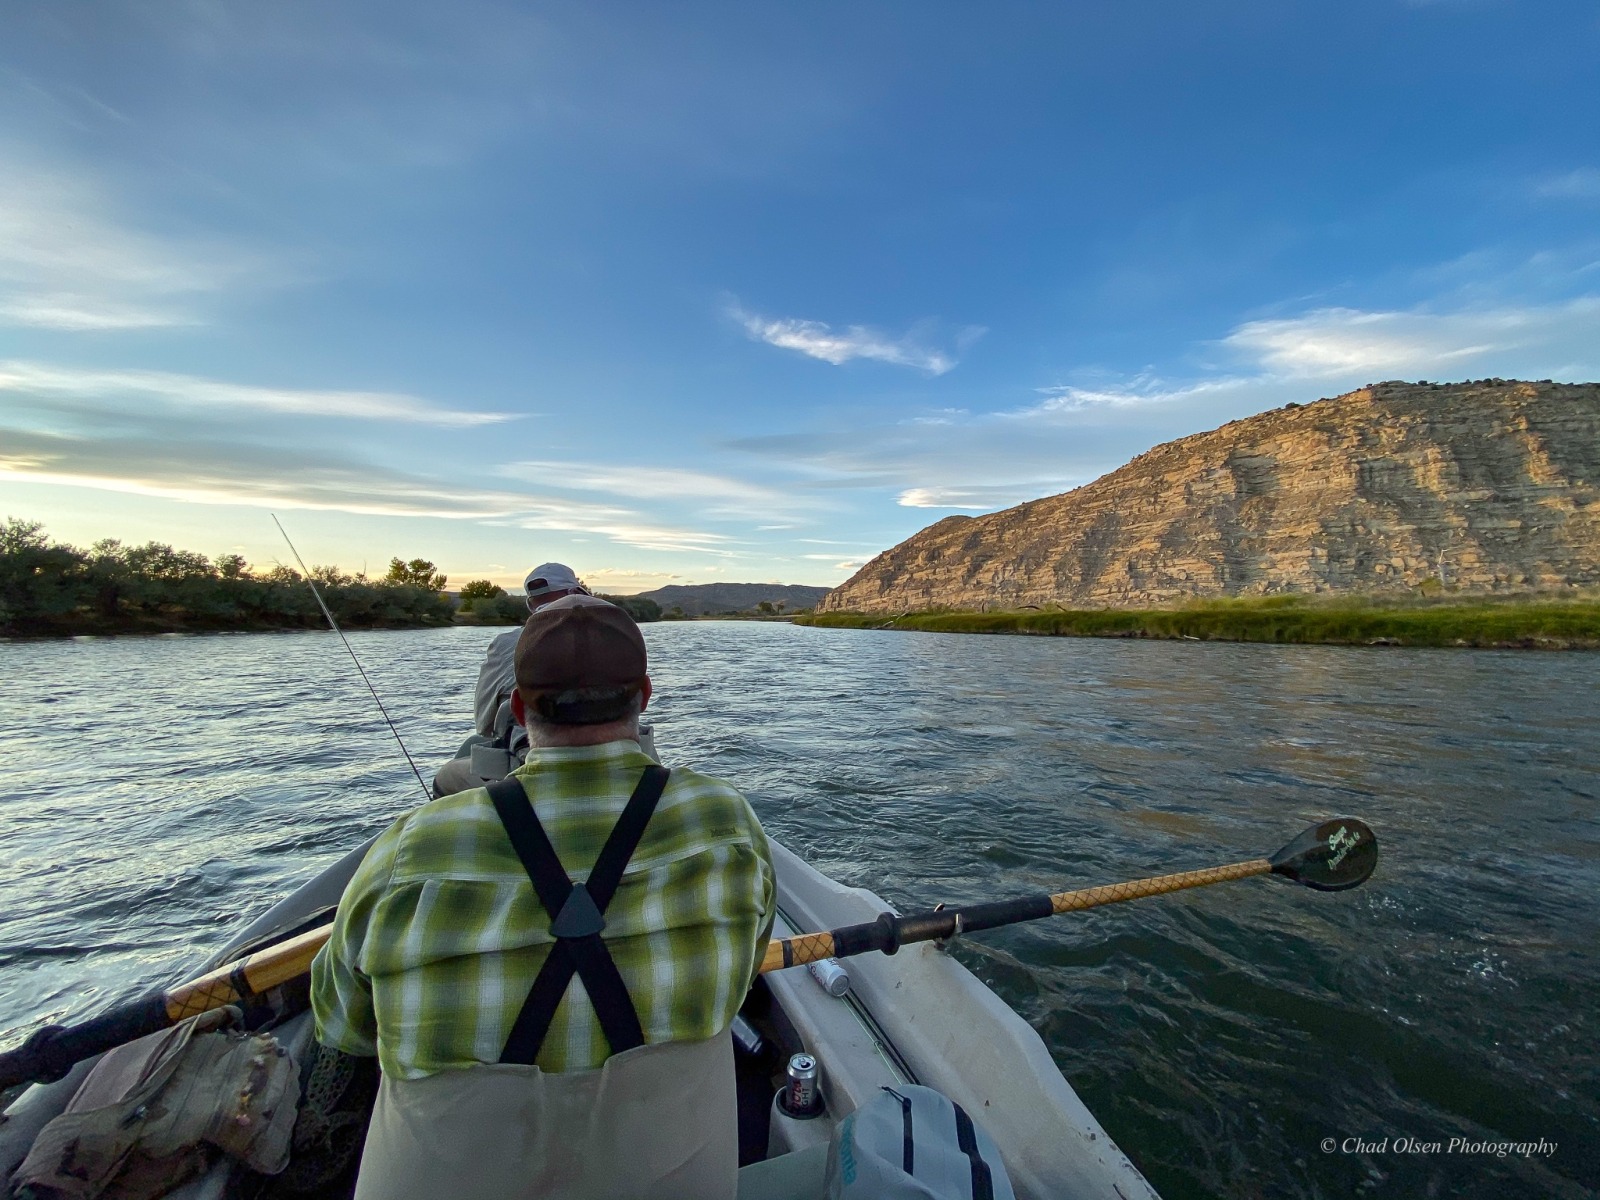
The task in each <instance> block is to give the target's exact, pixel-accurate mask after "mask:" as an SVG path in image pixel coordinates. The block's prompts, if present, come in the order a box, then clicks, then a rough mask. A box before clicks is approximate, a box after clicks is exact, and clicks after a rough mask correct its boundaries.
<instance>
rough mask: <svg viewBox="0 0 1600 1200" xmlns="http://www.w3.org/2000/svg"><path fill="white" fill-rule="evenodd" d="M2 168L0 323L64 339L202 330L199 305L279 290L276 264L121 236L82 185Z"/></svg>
mask: <svg viewBox="0 0 1600 1200" xmlns="http://www.w3.org/2000/svg"><path fill="white" fill-rule="evenodd" d="M11 157H12V159H13V163H12V164H11V165H7V166H5V167H3V168H0V324H8V325H18V326H25V327H29V328H37V329H54V330H62V331H67V332H94V331H104V330H129V329H159V328H166V327H171V326H183V325H195V324H201V323H203V322H204V320H205V314H204V312H203V311H202V306H201V304H200V302H201V301H202V299H203V298H205V297H207V296H214V295H215V294H217V293H220V292H223V291H224V290H226V289H229V288H232V287H234V286H237V285H238V284H240V283H243V282H245V281H249V282H250V283H251V284H252V285H253V286H261V285H262V284H263V283H274V282H281V281H282V280H283V279H284V278H285V273H284V270H283V267H282V264H281V261H279V262H274V261H269V260H267V259H265V258H263V257H262V256H260V255H257V254H252V253H249V252H246V251H244V250H242V249H240V248H239V247H237V246H234V245H231V244H227V243H224V242H221V241H217V240H214V239H213V240H206V239H202V238H175V237H163V236H158V235H156V234H153V233H147V232H142V231H138V230H134V229H131V228H128V227H127V226H126V225H125V224H123V223H122V222H121V221H119V220H118V219H117V218H116V217H114V216H113V215H112V208H113V206H112V204H111V202H110V200H109V199H108V198H107V197H106V196H105V195H104V194H103V193H102V192H101V191H100V190H99V189H97V188H96V187H95V186H94V185H93V184H92V183H91V182H90V181H89V180H88V179H87V178H86V177H75V176H72V175H69V174H67V173H65V172H59V171H46V170H36V169H30V168H28V167H25V166H18V165H15V161H14V160H15V157H16V156H15V155H12V156H11Z"/></svg>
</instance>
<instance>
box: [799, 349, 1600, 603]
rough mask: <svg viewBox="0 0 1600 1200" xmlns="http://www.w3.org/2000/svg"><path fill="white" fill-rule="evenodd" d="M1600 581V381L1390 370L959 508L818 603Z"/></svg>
mask: <svg viewBox="0 0 1600 1200" xmlns="http://www.w3.org/2000/svg"><path fill="white" fill-rule="evenodd" d="M1441 575H1442V577H1443V582H1444V583H1445V584H1446V585H1447V586H1449V587H1452V588H1454V587H1460V588H1462V589H1465V590H1470V591H1475V592H1508V591H1524V590H1528V589H1532V588H1549V587H1559V586H1566V585H1594V584H1600V384H1557V383H1550V382H1543V383H1518V382H1514V381H1506V380H1498V379H1496V380H1483V381H1481V382H1478V383H1465V384H1427V383H1418V384H1410V383H1381V384H1376V385H1374V386H1372V387H1367V388H1362V389H1361V390H1360V391H1356V392H1350V393H1349V394H1348V395H1344V396H1339V397H1337V398H1335V399H1331V400H1319V401H1317V402H1315V403H1313V404H1306V405H1289V406H1287V407H1285V408H1282V409H1277V410H1274V411H1272V412H1267V413H1262V414H1260V415H1258V416H1254V417H1249V418H1247V419H1245V420H1242V421H1234V422H1231V423H1230V424H1227V425H1224V426H1223V427H1222V428H1220V429H1214V430H1212V431H1210V432H1209V433H1198V434H1195V435H1193V436H1191V437H1186V438H1181V439H1179V440H1178V441H1174V442H1167V443H1165V444H1164V445H1160V446H1157V447H1156V448H1155V449H1153V450H1150V451H1147V452H1146V453H1144V454H1141V455H1140V456H1139V457H1138V458H1135V459H1134V460H1133V461H1132V462H1130V463H1128V464H1127V465H1126V466H1124V467H1120V468H1118V469H1117V470H1115V471H1113V472H1111V473H1110V474H1109V475H1105V476H1102V477H1101V478H1099V479H1097V480H1095V481H1094V482H1093V483H1091V484H1088V485H1086V486H1084V487H1081V488H1077V489H1076V490H1074V491H1071V492H1066V493H1063V494H1062V495H1059V496H1050V497H1047V498H1045V499H1043V500H1033V501H1030V502H1029V503H1027V504H1020V505H1018V506H1017V507H1015V508H1010V509H1006V510H1005V511H1003V512H997V513H990V514H988V515H987V516H982V517H947V518H945V519H944V520H943V521H940V522H938V523H937V524H935V525H930V526H929V527H928V528H927V529H924V530H923V531H922V532H921V533H918V534H916V535H915V536H914V537H911V538H909V539H907V540H906V541H904V542H901V543H900V544H899V545H898V546H895V547H894V548H893V549H891V550H887V551H885V552H884V553H883V554H880V555H878V557H877V558H875V559H873V560H872V561H871V562H869V563H868V564H867V565H866V566H865V567H863V568H862V569H861V570H860V571H857V572H856V573H855V575H853V576H852V577H851V578H850V579H849V580H847V581H846V582H845V583H843V584H841V585H840V586H839V587H837V588H835V589H834V590H833V592H832V593H830V594H829V595H828V597H827V599H826V600H824V601H823V602H822V603H821V604H820V605H819V606H818V608H819V610H823V611H827V610H832V611H855V612H905V611H908V610H916V609H926V608H935V607H951V608H1016V607H1021V606H1023V605H1030V604H1033V605H1048V604H1059V605H1063V606H1067V607H1106V606H1116V607H1122V606H1127V607H1141V606H1149V605H1158V604H1169V603H1172V602H1174V601H1179V600H1183V599H1186V598H1189V597H1198V596H1241V595H1263V594H1271V593H1281V592H1324V593H1328V592H1360V591H1377V590H1399V589H1407V588H1409V589H1415V588H1417V587H1419V586H1430V585H1428V582H1427V581H1429V580H1430V579H1431V580H1435V581H1437V580H1439V579H1440V577H1441Z"/></svg>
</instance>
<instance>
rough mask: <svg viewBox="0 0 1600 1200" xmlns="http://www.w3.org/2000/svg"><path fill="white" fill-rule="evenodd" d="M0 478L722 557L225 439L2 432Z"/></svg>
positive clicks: (621, 521) (597, 516)
mask: <svg viewBox="0 0 1600 1200" xmlns="http://www.w3.org/2000/svg"><path fill="white" fill-rule="evenodd" d="M0 446H3V448H0V477H10V478H12V479H15V480H18V481H26V482H30V483H52V484H66V485H72V486H76V487H88V488H96V489H99V490H102V491H110V492H121V493H125V494H132V495H141V496H157V497H162V498H164V499H169V500H178V501H184V502H188V503H195V504H208V505H215V504H236V505H243V506H246V507H253V508H289V509H314V510H321V511H329V512H346V513H356V514H362V515H377V516H405V517H434V518H441V519H446V520H470V521H480V522H484V523H487V524H498V525H508V526H511V527H514V528H519V529H530V530H557V531H563V532H578V533H587V534H592V535H594V536H596V537H604V538H606V539H608V540H610V541H612V542H615V543H617V544H619V545H624V546H630V547H635V548H638V549H646V550H664V551H672V552H693V553H698V554H710V555H717V556H723V557H731V556H733V555H734V554H735V553H736V552H735V551H734V550H733V549H732V548H731V543H732V539H731V538H728V537H726V536H724V535H721V534H715V533H707V532H703V531H700V530H694V529H683V528H678V527H674V526H670V525H664V524H658V523H655V522H652V521H650V520H649V519H648V518H645V517H641V516H640V515H639V514H637V513H635V512H633V511H631V510H629V509H626V508H622V507H617V506H613V505H602V504H587V503H584V502H581V501H574V500H570V499H567V498H564V497H557V496H549V495H540V494H532V493H526V492H517V491H511V490H504V491H496V490H487V489H474V488H470V487H460V486H457V485H455V484H452V483H448V482H445V481H443V480H436V479H429V478H426V477H423V476H418V475H411V474H407V473H404V472H400V471H394V470H390V469H388V468H384V467H379V466H376V465H374V464H371V463H367V462H358V461H354V460H350V459H345V458H341V457H339V456H338V455H334V454H329V453H326V452H321V453H319V452H317V451H314V450H307V449H304V448H277V447H271V446H254V445H240V444H237V443H231V442H225V441H191V442H186V443H182V444H177V443H174V442H173V441H171V440H169V439H157V438H126V437H101V436H94V435H88V434H86V435H79V436H62V435H59V434H53V433H43V432H38V431H32V430H19V429H8V430H6V431H5V440H4V442H3V443H0Z"/></svg>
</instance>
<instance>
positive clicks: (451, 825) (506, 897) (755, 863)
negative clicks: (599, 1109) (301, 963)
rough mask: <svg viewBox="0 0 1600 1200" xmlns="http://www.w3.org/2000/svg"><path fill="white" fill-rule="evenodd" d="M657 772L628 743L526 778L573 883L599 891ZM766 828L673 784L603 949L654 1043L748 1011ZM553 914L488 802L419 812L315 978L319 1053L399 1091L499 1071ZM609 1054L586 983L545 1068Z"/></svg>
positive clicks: (543, 1054)
mask: <svg viewBox="0 0 1600 1200" xmlns="http://www.w3.org/2000/svg"><path fill="white" fill-rule="evenodd" d="M650 762H651V760H650V759H649V758H648V757H647V756H646V755H645V754H644V752H643V751H642V750H640V749H639V747H638V745H637V743H635V742H631V741H620V742H608V743H606V744H605V745H601V746H572V747H560V748H555V749H550V748H546V749H536V750H534V751H533V752H532V753H531V754H529V756H528V762H527V764H526V765H525V766H524V767H522V769H521V770H519V771H517V772H516V775H515V778H517V779H520V780H521V781H522V786H523V788H524V789H525V790H526V791H527V793H528V796H529V798H530V799H531V800H532V802H533V805H534V810H535V811H536V812H537V813H538V815H539V821H540V823H541V824H542V825H543V826H544V828H545V831H546V832H547V833H548V834H549V837H550V841H551V844H552V845H553V846H554V847H555V850H556V853H557V855H558V856H559V857H560V859H561V863H562V866H564V867H565V868H566V870H567V873H568V874H569V875H571V876H572V877H573V879H574V880H575V881H581V880H584V879H586V878H587V877H588V874H589V871H590V870H591V869H592V867H593V866H594V861H595V859H596V858H597V857H599V854H600V847H601V846H602V845H604V843H605V840H606V838H607V836H609V835H610V833H611V828H612V826H613V825H615V824H616V821H617V818H618V817H619V816H621V815H622V810H623V807H624V806H625V805H626V804H627V801H628V797H629V795H630V794H631V793H632V792H633V789H634V786H635V785H636V784H637V783H638V782H639V777H640V775H641V773H642V772H643V771H644V768H645V767H647V766H649V765H650ZM774 887H775V877H774V875H773V870H772V860H771V857H770V856H769V853H768V851H767V841H766V837H765V835H764V834H763V833H762V831H761V825H760V823H759V822H758V821H757V820H756V816H755V814H754V813H753V812H751V811H750V806H749V804H748V803H746V802H745V799H744V797H743V796H741V795H740V794H739V793H738V792H736V791H735V790H734V789H733V788H731V787H730V786H728V785H727V784H726V783H723V782H722V781H721V780H720V779H712V778H709V777H707V776H705V775H698V774H696V773H695V772H693V771H689V770H684V769H682V768H678V769H675V770H674V771H673V772H672V777H671V779H670V780H669V781H668V783H667V788H666V792H665V793H664V794H663V795H662V797H661V801H660V803H659V804H658V805H657V807H656V810H655V814H654V815H653V816H652V817H651V819H650V823H649V825H648V826H646V828H645V832H644V838H643V840H642V841H641V842H640V843H639V848H638V849H637V850H635V851H634V854H633V858H632V859H631V860H629V862H628V866H627V870H626V871H625V872H624V874H623V876H622V882H621V883H620V884H619V885H618V887H617V891H616V894H615V895H614V896H613V897H612V900H611V904H610V906H609V907H608V908H607V909H606V914H605V917H606V930H605V940H606V946H607V948H608V949H609V950H610V951H611V956H612V958H613V959H614V960H615V961H616V964H617V969H618V970H619V971H620V972H621V974H622V979H623V982H625V983H626V984H627V985H628V993H629V995H630V996H632V997H633V1003H634V1007H635V1008H636V1009H637V1010H638V1013H639V1023H640V1025H641V1026H642V1027H643V1029H644V1035H645V1041H646V1042H652V1043H653V1042H666V1041H694V1040H699V1039H702V1038H708V1037H711V1036H712V1035H713V1034H716V1033H718V1032H720V1031H721V1030H722V1029H723V1028H724V1027H726V1026H727V1025H728V1023H729V1022H731V1021H732V1020H733V1016H734V1014H735V1013H736V1012H738V1010H739V1005H740V1003H741V1002H742V1001H743V1000H744V995H745V992H746V991H748V990H749V987H750V984H751V982H752V981H753V980H754V978H755V975H756V968H757V967H758V966H759V965H760V962H761V956H762V954H763V952H764V951H765V949H766V944H767V939H768V937H769V936H770V935H771V932H772V917H773V913H774V911H775V898H774ZM553 942H554V939H553V938H551V936H550V917H549V916H548V915H547V914H546V913H545V911H544V908H543V906H542V905H540V903H539V899H538V897H537V896H536V895H535V894H534V891H533V885H532V883H531V882H530V881H529V880H528V875H527V872H526V871H524V870H523V868H522V863H521V862H520V861H519V860H518V858H517V855H516V851H515V850H513V849H512V848H511V842H510V840H509V839H508V838H507V837H506V833H505V829H504V827H503V826H502V825H501V824H500V818H499V817H498V816H497V815H496V813H495V810H494V804H493V802H492V801H490V799H489V794H488V793H487V792H486V791H484V790H483V789H482V788H478V789H475V790H473V791H470V792H461V793H459V794H457V795H454V796H446V797H444V798H443V799H441V800H435V801H433V802H432V803H430V804H426V805H424V806H423V807H421V808H419V809H417V810H415V811H414V812H411V813H408V814H407V815H406V816H404V817H401V818H400V819H399V820H398V821H396V822H395V823H394V824H393V825H391V826H390V827H389V828H388V829H387V830H386V831H384V833H383V834H382V836H380V837H379V838H378V840H377V842H376V843H374V845H373V847H372V849H371V850H370V851H368V853H367V856H366V858H365V859H364V860H363V861H362V863H361V866H360V867H358V868H357V869H356V873H355V875H354V877H353V878H352V879H351V880H350V884H349V886H348V887H346V888H345V891H344V896H343V898H342V899H341V900H340V901H339V913H338V916H337V917H336V918H335V920H334V923H333V933H332V936H331V937H330V939H329V941H328V944H327V945H326V946H325V947H323V950H322V952H321V953H320V954H318V955H317V958H316V961H315V962H314V963H312V965H311V1005H312V1009H313V1010H314V1012H315V1014H316V1032H317V1040H318V1041H320V1042H322V1043H323V1044H324V1045H327V1046H332V1047H335V1048H336V1049H339V1050H343V1051H345V1052H346V1053H349V1054H360V1055H368V1056H370V1055H372V1054H374V1053H376V1054H377V1056H378V1060H379V1062H380V1063H381V1065H382V1067H383V1070H384V1073H385V1074H387V1075H389V1076H390V1077H391V1078H397V1079H418V1078H421V1077H422V1076H425V1075H431V1074H433V1073H434V1072H436V1071H446V1070H451V1069H455V1068H464V1067H471V1066H475V1065H477V1064H479V1063H492V1062H498V1061H499V1059H500V1052H501V1051H502V1050H503V1049H504V1047H505V1042H506V1038H507V1037H509V1036H510V1034H511V1025H512V1022H513V1021H515V1020H516V1016H517V1013H518V1011H519V1010H520V1009H521V1008H522V1002H523V1001H524V1000H525V999H526V998H527V995H528V992H529V990H530V989H531V988H532V987H533V978H534V976H535V975H536V974H537V973H538V971H539V968H540V966H541V965H542V964H543V963H544V960H545V958H546V956H547V955H548V954H549V952H550V947H551V945H552V944H553ZM609 1055H610V1047H609V1046H608V1045H607V1043H606V1040H605V1035H604V1034H603V1033H601V1031H600V1025H599V1022H598V1021H597V1019H596V1018H595V1014H594V1007H593V1005H592V1004H591V1003H590V1002H589V997H588V994H587V993H586V992H585V991H584V988H583V982H582V981H581V980H580V979H578V978H577V977H576V976H574V977H573V980H572V982H571V984H570V985H568V988H567V992H566V996H565V998H564V999H563V1000H562V1002H561V1004H560V1006H559V1007H558V1008H557V1009H556V1014H555V1019H554V1021H553V1022H552V1023H551V1026H550V1031H549V1033H548V1034H547V1035H546V1037H545V1040H544V1045H543V1048H542V1049H541V1050H540V1052H539V1058H538V1064H539V1066H540V1067H542V1068H544V1069H545V1070H546V1071H582V1070H587V1069H590V1068H593V1067H598V1066H599V1065H600V1064H601V1063H602V1062H604V1061H605V1059H606V1058H607V1057H608V1056H609Z"/></svg>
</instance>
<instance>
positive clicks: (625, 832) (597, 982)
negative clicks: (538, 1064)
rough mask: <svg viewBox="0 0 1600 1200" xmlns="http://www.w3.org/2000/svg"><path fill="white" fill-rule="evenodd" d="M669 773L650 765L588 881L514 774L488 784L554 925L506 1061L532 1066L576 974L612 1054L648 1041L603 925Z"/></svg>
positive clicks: (510, 1040) (504, 1054)
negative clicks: (572, 871)
mask: <svg viewBox="0 0 1600 1200" xmlns="http://www.w3.org/2000/svg"><path fill="white" fill-rule="evenodd" d="M668 774H669V772H668V771H667V769H666V768H665V767H657V766H650V767H646V768H645V771H644V774H643V776H641V777H640V779H639V784H638V786H637V787H635V788H634V789H633V795H632V796H630V797H628V805H627V807H626V808H624V809H623V810H622V816H620V817H618V818H617V823H616V825H615V826H614V827H613V828H612V830H611V835H610V836H609V837H608V838H606V844H605V845H604V846H603V847H601V849H600V857H599V858H597V859H595V863H594V870H592V871H590V872H589V878H588V880H587V881H586V882H584V883H573V882H572V880H571V878H570V877H569V876H568V875H567V872H566V869H565V868H564V867H562V865H561V859H560V858H559V857H557V855H556V851H555V847H554V846H552V845H551V844H550V837H549V835H548V834H546V833H545V831H544V826H543V825H541V824H539V818H538V816H537V815H536V814H535V813H534V811H533V806H532V805H531V804H529V803H528V794H527V793H526V792H525V791H523V789H522V784H521V782H520V781H518V780H517V779H515V778H511V779H502V780H501V781H500V782H498V783H493V784H490V785H489V789H488V790H489V799H491V800H493V801H494V810H495V812H496V813H498V814H499V815H500V823H501V824H502V825H504V826H505V829H506V836H507V837H509V838H510V839H511V845H512V848H513V849H515V850H516V852H517V857H518V858H519V859H521V860H522V866H523V869H524V870H525V871H527V872H528V878H529V879H531V880H532V881H533V890H534V891H535V892H536V893H537V894H538V896H539V903H540V904H542V905H543V906H544V910H545V912H547V913H550V914H551V921H550V932H551V933H552V934H554V935H555V938H556V944H555V945H554V946H552V947H551V949H550V954H549V957H547V958H546V959H545V960H544V966H542V967H540V968H539V974H538V975H537V976H536V977H535V978H534V981H533V990H532V991H530V992H529V993H528V998H527V1000H526V1001H524V1002H523V1005H522V1011H521V1012H519V1013H518V1014H517V1020H516V1023H515V1024H514V1025H512V1027H511V1036H510V1037H509V1038H507V1039H506V1046H505V1050H504V1051H502V1052H501V1055H500V1061H501V1062H503V1063H521V1064H523V1065H529V1066H531V1065H532V1063H533V1061H534V1060H535V1059H537V1058H538V1057H539V1048H540V1047H541V1046H543V1045H544V1038H545V1034H547V1033H548V1032H549V1031H550V1022H551V1021H552V1020H553V1019H554V1017H555V1015H556V1008H557V1006H558V1005H559V1004H560V1003H561V997H562V996H564V995H566V991H567V986H568V984H570V983H571V982H572V977H573V975H575V974H576V975H577V976H578V978H580V979H582V980H583V987H584V990H585V991H586V992H588V993H589V1000H590V1002H591V1003H592V1004H593V1005H594V1011H595V1016H596V1017H598V1018H599V1020H600V1029H601V1032H603V1033H604V1034H605V1035H606V1041H607V1042H608V1043H609V1044H610V1046H611V1053H612V1054H621V1053H622V1052H623V1051H624V1050H632V1049H633V1048H634V1047H635V1046H642V1045H644V1030H643V1029H641V1028H640V1026H639V1013H638V1010H637V1009H636V1008H634V1006H633V998H632V997H631V996H629V995H628V988H627V985H626V984H624V983H623V982H622V974H621V972H619V971H618V970H617V964H616V963H615V962H614V961H613V960H612V958H611V952H610V951H609V950H607V949H606V944H605V941H604V939H602V938H601V936H600V931H601V930H602V929H604V928H605V927H606V921H605V916H604V914H605V911H606V906H607V905H608V904H610V903H611V897H612V896H613V895H614V894H615V893H616V890H617V884H618V883H620V882H621V880H622V872H623V869H624V868H625V867H626V866H627V865H628V860H629V859H630V858H632V857H633V852H634V850H635V849H637V848H638V845H639V839H640V838H642V837H643V836H644V828H645V826H646V825H648V824H649V823H650V817H651V814H653V813H654V812H655V810H656V804H657V803H658V802H659V801H660V800H661V793H662V791H663V790H665V788H666V786H667V776H668Z"/></svg>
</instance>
